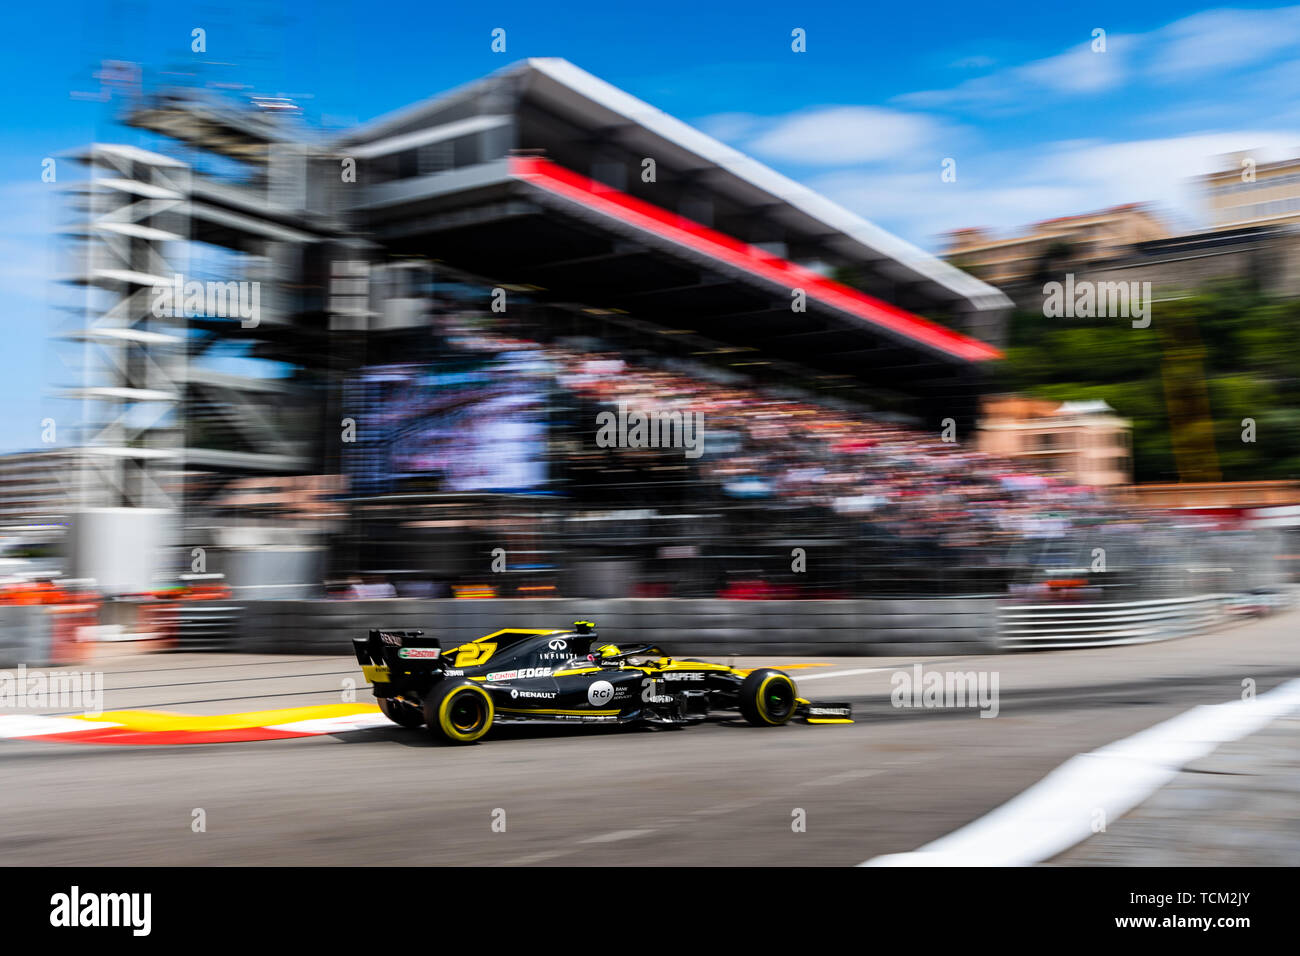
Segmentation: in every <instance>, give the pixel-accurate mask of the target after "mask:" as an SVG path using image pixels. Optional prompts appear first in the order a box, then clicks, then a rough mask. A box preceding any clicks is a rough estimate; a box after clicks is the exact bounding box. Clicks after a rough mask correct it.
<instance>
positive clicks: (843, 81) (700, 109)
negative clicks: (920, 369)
mask: <svg viewBox="0 0 1300 956" xmlns="http://www.w3.org/2000/svg"><path fill="white" fill-rule="evenodd" d="M5 26H6V30H7V33H8V37H9V38H10V42H9V43H8V44H7V47H8V49H7V50H6V56H5V59H4V64H3V67H0V69H3V70H4V72H5V73H6V74H7V75H6V76H5V77H4V79H5V82H4V83H3V84H2V86H0V103H2V104H3V112H2V113H0V115H3V116H4V136H3V139H2V140H0V203H2V204H3V205H2V208H3V209H4V218H3V227H2V228H0V295H2V296H3V301H4V303H5V310H4V313H3V318H2V319H0V322H2V323H3V325H4V328H5V332H6V335H5V342H6V345H7V347H6V348H5V349H4V351H3V356H4V358H3V366H0V368H2V370H3V372H4V374H3V375H0V409H3V414H0V451H6V450H13V449H17V448H30V447H36V446H37V445H38V444H39V441H40V420H41V418H42V417H44V415H46V414H49V413H50V412H51V410H52V409H53V408H55V407H56V406H55V404H54V403H53V401H52V399H51V397H50V394H51V392H52V390H53V389H54V388H55V387H56V386H57V385H58V384H62V383H66V382H68V381H69V380H70V378H71V375H70V373H69V372H68V371H67V370H66V369H64V368H63V366H62V364H61V362H60V360H59V355H58V352H57V351H56V350H55V349H53V348H52V347H51V346H50V345H49V344H48V342H47V335H48V333H49V331H50V329H51V327H52V325H53V322H54V315H53V313H52V311H51V309H50V304H51V302H52V301H53V299H54V298H55V292H54V290H53V288H52V284H51V282H50V281H49V279H50V276H52V275H53V274H54V273H55V272H56V271H58V270H57V267H58V264H59V258H58V248H57V246H56V244H55V241H54V239H53V237H52V235H51V230H52V228H53V226H54V225H55V224H56V223H57V221H58V220H59V217H60V211H61V205H60V203H61V200H60V198H59V195H58V193H57V187H56V186H55V185H51V184H47V183H43V182H41V162H42V160H43V159H44V158H45V157H50V156H54V157H57V156H58V155H59V154H60V153H61V152H63V151H64V150H67V149H71V148H73V147H75V146H78V145H81V144H84V143H87V142H90V141H92V140H96V139H98V140H111V141H117V142H129V143H141V144H145V143H147V141H146V140H145V139H144V138H143V137H142V136H141V134H139V133H137V132H135V131H133V130H125V129H123V128H120V127H116V126H114V124H113V123H112V113H111V106H109V105H106V104H103V103H100V102H95V101H94V100H93V99H88V98H85V97H84V94H87V93H90V94H93V93H94V92H95V91H96V90H97V89H98V83H97V81H96V80H95V78H94V74H95V72H96V71H97V69H98V68H99V65H100V62H101V61H102V60H105V59H120V60H131V61H135V62H138V63H140V64H142V66H143V67H144V70H145V77H146V80H147V81H149V80H167V79H169V78H170V79H179V78H183V76H184V75H189V76H191V77H192V78H197V79H198V80H199V81H202V82H221V83H242V84H247V85H249V86H251V87H253V88H254V89H256V90H257V91H258V92H262V93H266V94H271V95H274V94H290V95H296V96H299V97H302V100H301V102H303V103H304V105H305V106H306V107H307V111H308V114H309V115H310V116H311V118H312V119H314V120H315V121H317V122H321V123H324V124H326V125H330V126H339V125H343V124H347V123H351V122H355V121H357V120H364V119H368V118H371V117H373V116H376V115H379V114H381V113H383V112H386V111H388V110H390V109H394V108H396V107H399V106H402V105H404V104H407V103H409V102H412V101H413V100H417V99H420V98H423V97H425V96H428V95H431V94H434V93H437V92H439V91H441V90H445V89H447V88H448V87H451V86H455V85H457V84H460V83H463V82H466V81H468V80H471V79H473V78H475V77H477V76H479V75H481V74H483V73H485V72H488V71H490V70H492V69H496V68H499V67H501V66H503V65H505V64H506V63H509V62H512V61H514V60H517V59H521V58H523V57H527V56H562V57H566V58H568V59H570V60H572V61H573V62H574V63H576V64H578V65H579V66H581V67H583V68H584V69H586V70H589V71H590V72H592V73H595V74H596V75H597V76H600V77H602V78H604V79H606V80H608V81H610V82H612V83H614V84H615V85H617V86H620V87H622V88H624V89H626V90H628V91H629V92H631V93H633V94H635V95H637V96H639V97H641V98H642V99H645V100H647V101H649V102H650V103H652V104H654V105H656V106H658V107H660V108H662V109H664V110H666V111H668V112H669V113H672V114H674V115H676V116H678V117H680V118H681V119H684V120H686V121H688V122H691V123H693V124H695V125H697V126H699V127H700V128H702V129H704V130H705V131H707V132H710V133H712V134H714V135H715V136H718V138H720V139H723V140H724V141H726V142H728V143H730V144H731V145H733V146H736V147H737V148H739V149H742V150H744V151H746V152H749V153H751V154H752V155H754V156H755V157H756V158H758V159H760V160H762V161H764V162H766V163H767V164H769V165H771V166H773V167H775V168H776V169H779V170H780V171H782V172H784V173H786V174H788V175H790V176H792V177H794V178H796V179H799V180H801V181H803V182H805V183H807V184H809V185H810V186H812V187H814V188H816V189H818V190H820V191H822V192H824V193H825V194H826V195H828V196H830V197H831V198H833V199H835V200H836V201H838V202H840V203H842V204H843V205H845V206H848V207H849V208H851V209H853V210H854V211H855V212H858V213H859V214H861V215H863V216H865V217H866V218H868V219H871V220H872V221H874V222H876V223H878V224H880V225H882V226H884V227H885V228H888V229H891V230H893V231H895V232H897V233H899V234H900V235H902V236H904V237H906V238H908V239H910V240H912V241H913V242H916V243H917V244H919V245H921V246H923V247H925V248H929V249H938V248H940V246H941V239H940V236H941V234H942V233H943V232H944V231H946V230H948V229H953V228H957V227H960V226H969V225H980V226H987V227H991V228H993V229H995V230H1000V231H1006V232H1011V231H1013V230H1014V228H1015V227H1017V226H1019V225H1023V224H1025V223H1029V222H1032V221H1035V220H1038V219H1045V218H1049V217H1052V216H1059V215H1068V214H1071V213H1077V212H1083V211H1087V210H1090V209H1097V208H1102V207H1105V206H1108V205H1114V204H1117V203H1122V202H1139V201H1140V202H1151V203H1153V204H1154V205H1155V207H1156V208H1157V210H1158V211H1160V212H1162V213H1163V214H1164V215H1165V216H1167V218H1168V219H1169V220H1170V221H1171V223H1173V224H1174V225H1176V226H1177V227H1181V228H1187V229H1190V228H1195V227H1197V226H1199V225H1202V224H1203V220H1202V218H1201V217H1202V215H1203V210H1202V209H1201V208H1200V205H1199V203H1198V201H1197V197H1196V194H1195V191H1194V190H1193V189H1192V188H1191V186H1190V184H1189V180H1190V178H1191V177H1193V176H1195V175H1196V174H1198V173H1200V172H1204V171H1206V170H1208V169H1210V168H1212V166H1213V164H1214V162H1215V159H1214V158H1215V157H1216V156H1217V155H1218V154H1221V153H1225V152H1228V151H1232V150H1236V149H1257V150H1260V151H1261V153H1262V155H1263V156H1264V157H1265V158H1281V157H1282V156H1286V155H1296V154H1298V153H1300V98H1298V97H1297V96H1296V95H1295V94H1296V91H1297V90H1300V7H1296V6H1293V7H1285V6H1269V5H1263V4H1258V5H1247V6H1232V7H1226V6H1212V5H1211V6H1194V5H1186V4H1171V3H1164V2H1148V3H1144V4H1141V5H1137V4H1132V3H1116V2H1101V3H1094V4H1091V5H1090V6H1088V8H1087V9H1086V10H1079V9H1066V8H1057V7H1054V6H1053V5H1050V4H1043V3H1041V2H1033V3H1029V2H1023V0H1012V2H1003V3H998V4H988V5H983V4H969V3H944V2H940V3H934V2H931V3H925V4H890V5H877V4H870V5H868V4H860V3H834V4H810V3H798V4H793V3H752V2H750V3H710V4H703V3H679V2H665V0H660V2H656V3H652V4H626V3H611V2H602V3H587V2H581V3H568V4H564V5H556V6H544V5H539V4H525V3H515V2H511V3H493V2H487V3H478V4H467V5H454V7H453V6H452V5H441V4H436V3H430V2H407V0H398V2H389V3H386V4H382V5H381V4H364V3H352V2H347V3H344V2H337V0H327V2H322V3H315V4H297V3H285V2H279V3H277V2H257V3H242V2H238V3H220V4H219V3H213V2H206V3H199V4H193V5H190V4H185V3H180V2H161V0H134V2H128V0H119V2H111V3H110V2H97V3H84V2H83V3H78V2H73V3H70V4H63V5H59V6H57V7H54V8H48V7H46V8H42V7H39V6H37V5H19V6H14V5H11V7H10V8H9V9H7V10H6V24H5ZM195 27H201V28H203V29H204V30H206V32H207V51H206V53H204V54H195V53H193V52H191V50H190V39H191V33H190V31H191V30H192V29H193V28H195ZM496 27H501V28H504V29H505V30H506V43H507V49H506V52H505V53H504V54H499V53H493V52H492V51H491V49H490V46H489V44H490V39H491V38H490V33H491V31H492V29H493V28H496ZM796 27H798V28H802V29H803V30H805V31H806V34H807V52H806V53H799V54H796V53H793V52H792V51H791V49H790V42H791V40H790V33H791V30H792V29H794V28H796ZM1096 29H1101V30H1104V31H1105V41H1106V49H1105V52H1094V51H1093V49H1092V44H1093V31H1094V30H1096ZM177 74H180V75H181V76H177ZM78 94H83V96H81V97H79V96H78ZM948 158H951V159H954V160H955V161H956V171H957V179H956V181H955V182H943V181H942V180H941V177H940V173H941V169H942V163H943V160H944V159H948ZM58 173H59V181H60V182H61V183H64V182H67V181H68V180H70V179H73V178H75V175H76V170H75V169H74V168H73V167H72V166H71V164H67V163H61V164H60V165H59V167H58ZM65 434H66V431H65Z"/></svg>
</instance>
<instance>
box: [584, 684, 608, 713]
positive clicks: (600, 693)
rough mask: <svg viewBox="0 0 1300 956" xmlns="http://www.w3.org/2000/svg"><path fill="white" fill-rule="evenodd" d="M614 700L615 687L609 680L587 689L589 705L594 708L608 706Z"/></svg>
mask: <svg viewBox="0 0 1300 956" xmlns="http://www.w3.org/2000/svg"><path fill="white" fill-rule="evenodd" d="M613 699H614V685H613V684H611V683H610V682H609V681H607V680H598V681H596V682H595V683H594V684H592V685H591V686H590V687H588V688H587V703H589V704H591V706H592V707H599V706H600V705H601V704H608V703H609V702H610V701H611V700H613Z"/></svg>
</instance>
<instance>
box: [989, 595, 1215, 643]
mask: <svg viewBox="0 0 1300 956" xmlns="http://www.w3.org/2000/svg"><path fill="white" fill-rule="evenodd" d="M1231 597H1232V595H1227V594H1203V595H1198V596H1196V597H1181V598H1160V599H1156V600H1150V601H1127V602H1124V603H1117V604H1009V605H1003V606H1001V607H999V608H998V636H999V640H1000V643H1001V645H1002V649H1003V650H1008V651H1015V650H1032V649H1035V648H1049V647H1050V648H1065V647H1103V646H1109V645H1114V644H1145V643H1148V642H1150V641H1164V640H1169V639H1171V638H1175V637H1181V636H1183V635H1185V634H1191V633H1193V632H1195V631H1199V630H1203V629H1205V628H1207V627H1210V626H1212V625H1214V624H1216V623H1218V622H1220V621H1222V620H1223V619H1224V617H1225V616H1226V612H1225V609H1224V604H1225V602H1226V601H1227V600H1229V599H1230V598H1231Z"/></svg>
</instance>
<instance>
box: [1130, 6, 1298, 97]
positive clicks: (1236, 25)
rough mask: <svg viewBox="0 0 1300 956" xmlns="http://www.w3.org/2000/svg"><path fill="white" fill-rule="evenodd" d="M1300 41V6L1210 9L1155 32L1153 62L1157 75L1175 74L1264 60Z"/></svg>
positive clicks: (1172, 75) (1217, 70)
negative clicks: (1264, 8) (1270, 8)
mask: <svg viewBox="0 0 1300 956" xmlns="http://www.w3.org/2000/svg"><path fill="white" fill-rule="evenodd" d="M1297 46H1300V7H1283V8H1280V9H1274V10H1207V11H1206V12H1204V13H1196V14H1193V15H1192V16H1190V17H1184V18H1183V19H1182V20H1176V21H1175V22H1173V23H1171V24H1169V25H1168V26H1165V27H1162V28H1161V29H1159V30H1156V31H1155V32H1154V33H1153V34H1151V43H1150V47H1151V48H1152V50H1153V56H1152V59H1151V61H1150V64H1149V67H1148V68H1149V71H1150V72H1151V73H1152V74H1153V75H1155V76H1157V77H1160V78H1163V79H1175V78H1181V77H1184V76H1188V75H1200V74H1205V73H1210V72H1222V71H1226V70H1231V69H1235V68H1236V67H1240V66H1245V65H1248V64H1255V63H1260V62H1263V61H1265V60H1267V59H1268V58H1270V57H1272V56H1275V55H1277V54H1279V53H1282V52H1284V51H1287V50H1290V49H1294V48H1295V47H1297ZM1279 92H1280V91H1279Z"/></svg>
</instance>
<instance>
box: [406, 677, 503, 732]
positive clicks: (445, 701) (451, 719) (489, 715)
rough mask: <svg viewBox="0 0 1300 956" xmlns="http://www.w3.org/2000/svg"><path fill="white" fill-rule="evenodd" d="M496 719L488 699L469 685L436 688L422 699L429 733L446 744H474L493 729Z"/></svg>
mask: <svg viewBox="0 0 1300 956" xmlns="http://www.w3.org/2000/svg"><path fill="white" fill-rule="evenodd" d="M495 717H496V711H495V709H494V708H493V707H492V698H491V696H490V695H489V694H488V692H487V691H485V690H484V689H483V688H482V687H480V686H479V685H478V684H475V683H473V682H472V681H460V682H456V683H447V684H445V685H444V686H440V687H435V688H434V690H433V692H432V693H430V694H429V695H428V696H427V697H425V699H424V722H425V723H426V724H428V725H429V733H431V734H433V736H434V738H435V739H436V740H441V741H445V742H447V743H453V744H472V743H474V741H476V740H478V739H479V738H480V737H482V736H483V735H484V734H486V733H487V732H488V731H489V730H491V729H492V721H493V719H494V718H495Z"/></svg>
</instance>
